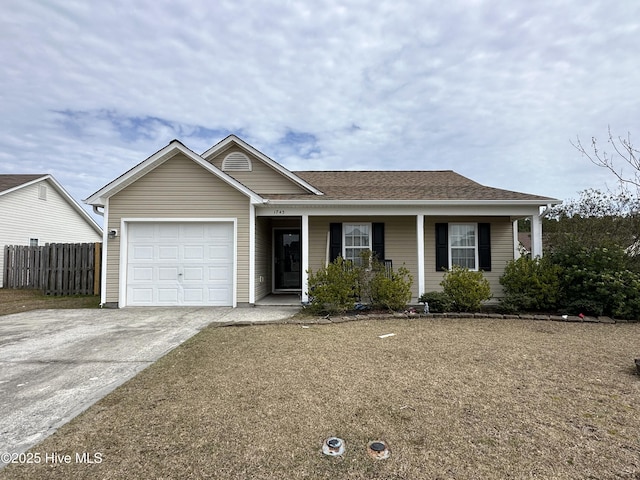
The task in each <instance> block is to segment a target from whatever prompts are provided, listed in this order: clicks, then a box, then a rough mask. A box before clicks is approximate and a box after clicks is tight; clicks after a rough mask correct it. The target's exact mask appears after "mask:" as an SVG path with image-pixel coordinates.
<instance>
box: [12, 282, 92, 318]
mask: <svg viewBox="0 0 640 480" xmlns="http://www.w3.org/2000/svg"><path fill="white" fill-rule="evenodd" d="M99 305H100V297H99V296H95V295H71V296H67V297H62V296H53V295H44V294H43V293H42V291H41V290H26V289H25V290H23V289H11V288H0V315H9V314H11V313H20V312H26V311H29V310H40V309H48V308H97V307H98V306H99Z"/></svg>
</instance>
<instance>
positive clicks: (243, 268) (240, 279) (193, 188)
mask: <svg viewBox="0 0 640 480" xmlns="http://www.w3.org/2000/svg"><path fill="white" fill-rule="evenodd" d="M123 217H126V218H134V217H139V218H237V239H236V241H237V268H238V270H237V302H238V303H246V302H248V301H249V199H248V197H246V196H245V195H244V194H242V193H240V192H239V191H238V190H236V189H235V188H233V187H231V186H230V185H228V184H227V183H225V182H224V181H222V180H220V179H219V178H217V177H215V176H214V175H213V174H211V173H209V172H207V171H206V170H204V169H203V168H202V167H200V166H199V165H197V164H196V163H194V162H193V161H191V160H189V159H188V158H186V157H185V156H184V155H182V154H178V155H176V156H174V157H172V158H171V159H169V160H167V161H166V162H164V163H163V164H161V165H160V166H158V167H156V168H155V169H154V170H152V171H151V172H149V173H147V174H146V175H145V176H144V177H142V178H140V179H138V180H137V181H136V182H134V183H133V184H131V185H129V186H128V187H126V188H125V189H124V190H122V191H120V192H118V193H117V194H116V195H114V196H113V197H111V198H110V199H109V225H108V228H110V229H111V228H117V229H120V220H121V219H122V218H123ZM119 255H120V237H117V238H115V239H113V240H109V241H108V244H107V284H106V301H107V302H117V301H118V288H119V265H120V263H119V262H120V258H119Z"/></svg>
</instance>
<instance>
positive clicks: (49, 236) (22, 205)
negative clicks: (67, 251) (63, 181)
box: [0, 180, 102, 287]
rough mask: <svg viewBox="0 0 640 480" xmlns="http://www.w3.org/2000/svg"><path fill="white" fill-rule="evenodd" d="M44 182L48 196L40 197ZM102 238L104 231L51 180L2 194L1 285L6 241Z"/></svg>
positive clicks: (85, 240)
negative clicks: (84, 215)
mask: <svg viewBox="0 0 640 480" xmlns="http://www.w3.org/2000/svg"><path fill="white" fill-rule="evenodd" d="M41 185H45V186H46V187H47V197H46V200H41V199H40V198H38V189H39V187H40V186H41ZM31 238H37V239H38V245H45V244H47V243H89V242H101V241H102V234H101V233H98V232H97V231H96V230H95V229H94V228H93V227H92V226H91V224H90V223H89V222H88V221H87V220H86V219H85V218H83V217H82V216H81V214H80V213H78V211H77V210H76V209H75V208H73V207H72V206H71V205H70V204H69V202H67V199H66V197H63V196H62V195H60V194H59V193H58V192H57V190H56V189H55V187H54V186H53V184H51V183H50V182H49V181H47V180H42V181H40V182H36V183H34V184H32V185H28V186H26V187H23V188H20V189H17V190H14V191H13V192H9V193H6V194H4V195H2V196H0V249H1V251H2V253H0V287H2V282H3V275H2V273H1V272H2V271H3V269H4V246H5V245H29V239H31Z"/></svg>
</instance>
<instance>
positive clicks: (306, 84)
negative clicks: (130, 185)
mask: <svg viewBox="0 0 640 480" xmlns="http://www.w3.org/2000/svg"><path fill="white" fill-rule="evenodd" d="M639 14H640V4H637V2H620V3H618V4H616V5H615V6H612V5H611V4H610V2H605V1H604V0H596V1H593V2H588V3H586V4H585V3H584V2H579V1H578V0H563V1H553V2H552V1H550V0H546V1H540V2H513V1H506V0H503V1H494V2H483V1H462V0H454V1H450V2H444V3H443V2H435V1H427V2H409V1H393V2H391V1H388V0H387V1H381V2H373V3H372V2H364V1H361V0H351V1H346V2H345V1H340V2H338V1H336V0H319V1H317V2H313V3H309V2H288V3H280V4H277V5H274V4H272V3H271V2H261V1H257V2H256V1H252V2H248V1H246V0H235V1H228V0H222V1H219V2H213V3H211V2H206V1H204V0H193V1H190V2H184V3H180V2H169V1H163V0H154V1H151V0H141V1H136V2H133V3H131V2H123V1H112V2H108V3H106V4H104V5H100V8H99V9H98V8H97V6H96V5H94V4H91V3H87V2H80V1H72V0H65V1H62V0H56V1H47V2H23V1H18V0H7V2H5V9H4V19H3V27H4V28H3V36H2V37H1V38H0V53H1V54H2V56H3V59H4V60H5V62H4V65H5V67H4V69H3V75H2V76H1V77H0V102H1V104H2V105H3V113H4V115H3V116H2V117H0V172H23V173H28V172H41V171H42V172H50V173H53V174H54V176H55V177H56V178H57V179H58V180H59V181H60V182H61V183H62V184H63V185H64V186H65V187H66V188H67V189H68V190H69V191H70V193H71V194H72V195H73V196H74V197H76V198H85V197H87V196H88V195H90V194H91V193H93V192H94V191H95V190H97V189H98V188H100V187H101V186H103V185H104V184H105V183H107V182H108V181H110V180H112V179H113V178H115V177H116V176H118V175H119V174H121V173H122V172H124V171H126V170H128V169H129V168H131V167H132V166H133V165H135V164H136V163H138V162H140V161H142V160H143V159H144V158H146V157H147V156H149V155H151V154H152V153H154V152H155V151H157V150H158V149H160V148H162V147H163V146H164V145H166V144H167V143H168V142H169V141H170V140H172V139H173V138H178V139H180V140H181V141H183V142H184V143H185V144H186V145H188V146H189V147H190V148H192V149H193V150H195V151H199V152H201V151H204V150H206V149H207V148H208V147H210V146H211V145H213V144H215V143H217V142H218V141H219V140H220V139H222V138H223V137H224V136H226V135H227V134H228V133H236V134H239V135H240V136H241V137H242V138H244V139H245V140H246V141H247V142H249V143H250V144H252V145H254V146H255V147H256V148H258V149H259V150H261V151H263V152H264V153H265V154H267V155H269V156H270V157H271V158H273V159H274V160H276V161H279V162H281V163H283V164H284V165H285V166H287V167H289V168H291V169H304V168H307V169H316V170H317V169H341V168H357V169H418V168H425V169H429V168H433V169H454V170H457V171H459V172H460V173H462V174H464V175H468V176H470V177H471V178H473V179H474V180H477V181H479V182H481V183H485V184H488V185H492V186H496V187H501V188H508V189H512V190H520V191H526V192H532V193H538V194H542V195H550V196H556V197H560V198H566V197H570V196H575V195H576V193H577V191H579V190H582V189H585V188H588V187H601V186H602V185H603V184H604V183H605V182H606V181H607V180H609V181H611V178H610V176H609V175H608V174H607V173H606V172H605V171H603V170H599V169H597V168H596V167H595V166H592V165H591V164H590V163H588V161H586V160H585V159H583V158H581V157H580V154H579V152H578V151H577V150H575V149H574V148H573V147H572V146H571V144H570V143H569V141H570V140H571V139H575V138H576V136H580V137H581V138H582V139H589V138H590V137H591V136H594V135H595V136H598V137H602V138H604V137H605V136H606V131H607V125H611V127H612V130H613V131H614V134H622V135H625V134H626V132H627V131H630V132H632V134H633V133H634V132H640V125H639V123H638V122H639V119H638V115H637V112H638V111H640V108H639V107H640V95H639V93H640V92H639V90H640V78H639V77H640V68H639V67H640V65H639V63H640V60H638V57H637V55H636V54H635V51H636V49H637V46H636V44H637V38H638V33H639V31H640V20H639V19H640V15H639ZM638 135H640V134H638Z"/></svg>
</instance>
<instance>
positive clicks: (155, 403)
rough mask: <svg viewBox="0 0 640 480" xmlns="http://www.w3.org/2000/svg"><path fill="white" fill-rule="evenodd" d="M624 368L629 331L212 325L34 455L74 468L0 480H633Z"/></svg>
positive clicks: (629, 359)
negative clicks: (331, 444)
mask: <svg viewBox="0 0 640 480" xmlns="http://www.w3.org/2000/svg"><path fill="white" fill-rule="evenodd" d="M386 333H395V334H396V335H395V336H393V337H389V338H384V339H380V338H378V336H379V335H382V334H386ZM637 357H640V324H617V325H600V324H574V323H556V322H545V321H522V320H491V319H488V320H484V319H473V320H453V319H448V320H447V319H437V320H415V319H413V320H398V319H394V320H375V321H374V320H366V321H358V322H350V323H343V324H333V325H312V326H310V328H302V327H301V326H300V325H264V326H253V327H236V328H234V327H228V328H208V329H206V330H204V331H203V332H201V333H200V334H199V335H197V336H196V337H194V338H193V339H191V340H190V341H188V342H187V343H186V344H184V345H183V346H181V347H179V348H177V349H176V350H174V351H173V352H171V353H170V354H169V355H167V356H166V357H164V358H163V359H161V360H160V361H159V362H158V363H156V364H155V365H153V366H152V367H150V368H148V369H147V370H145V371H144V372H142V373H141V374H140V375H138V376H137V377H136V378H134V379H133V380H131V381H129V382H128V383H126V384H125V385H123V386H122V387H121V388H119V389H117V390H116V391H115V392H113V393H112V394H111V395H109V396H108V397H106V398H105V399H103V400H102V401H100V402H99V403H97V404H96V405H94V406H93V407H92V408H91V409H89V410H88V411H86V412H85V413H84V414H83V415H81V416H79V417H77V418H76V419H75V420H74V421H72V422H71V423H70V424H68V425H66V426H65V427H63V428H62V429H60V430H59V431H58V432H57V433H56V434H55V435H53V436H52V437H50V438H49V439H47V440H46V441H44V442H43V443H42V444H40V445H38V446H37V447H35V448H33V449H32V450H31V452H33V453H39V454H40V455H41V456H42V457H41V458H43V459H44V455H45V454H47V453H48V454H51V453H52V452H57V453H59V454H70V455H72V458H73V460H72V464H71V465H45V464H40V465H10V466H9V467H7V468H5V469H4V470H1V471H0V478H11V479H58V478H59V479H68V478H91V479H95V478H105V479H106V478H109V479H130V478H176V479H177V478H180V479H183V478H213V479H321V478H332V479H343V478H349V479H510V478H512V479H528V478H538V479H540V478H545V479H546V478H548V479H583V478H594V479H638V478H640V404H639V400H640V377H639V376H638V375H636V374H635V366H634V363H633V360H634V358H637ZM332 435H336V436H339V437H341V438H343V439H344V440H345V441H346V454H345V455H344V457H342V458H332V457H326V456H324V455H322V453H321V447H322V442H323V440H324V439H325V438H327V437H329V436H332ZM376 439H382V440H385V441H387V442H388V444H389V446H390V447H391V450H392V454H391V458H390V459H388V460H382V461H375V460H372V459H371V458H369V457H368V456H367V455H366V452H365V449H366V445H367V442H369V441H371V440H376ZM78 452H88V453H89V454H94V453H96V452H97V453H100V454H101V458H102V463H100V464H93V465H87V464H77V463H75V454H76V453H78Z"/></svg>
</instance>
